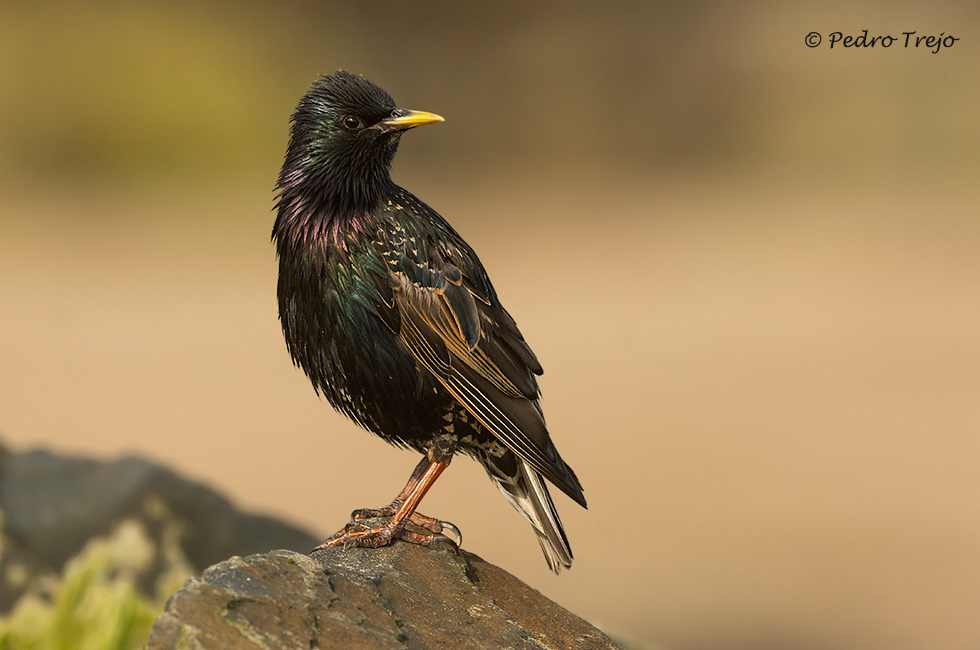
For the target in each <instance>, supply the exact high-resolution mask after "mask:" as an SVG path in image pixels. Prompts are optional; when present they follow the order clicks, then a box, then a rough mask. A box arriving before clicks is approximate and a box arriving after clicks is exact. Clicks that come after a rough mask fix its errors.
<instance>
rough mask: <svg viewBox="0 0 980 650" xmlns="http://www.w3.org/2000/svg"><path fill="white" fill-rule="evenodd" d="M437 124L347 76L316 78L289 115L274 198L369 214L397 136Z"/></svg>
mask: <svg viewBox="0 0 980 650" xmlns="http://www.w3.org/2000/svg"><path fill="white" fill-rule="evenodd" d="M442 121H443V118H442V117H440V116H438V115H434V114H432V113H426V112H423V111H412V110H408V109H404V108H398V107H397V106H396V105H395V102H394V100H393V99H392V98H391V96H390V95H389V94H388V93H386V92H385V91H384V90H382V89H381V88H379V87H378V86H376V85H374V84H373V83H371V82H370V81H368V80H367V79H365V78H363V77H360V76H358V75H355V74H351V73H350V72H345V71H342V70H341V71H338V72H336V73H334V74H332V75H329V76H325V77H321V78H320V79H318V80H317V81H316V82H315V83H314V84H313V87H312V88H311V89H310V91H309V92H308V93H306V95H304V96H303V98H302V99H301V100H300V102H299V105H298V106H297V107H296V111H295V112H294V113H293V117H292V132H291V136H290V141H289V147H288V149H287V151H286V161H285V163H284V165H283V168H282V173H281V174H280V177H279V189H280V192H282V193H283V194H286V193H289V192H290V191H291V190H296V191H299V192H302V193H304V194H309V195H311V196H308V197H307V198H313V197H314V196H315V197H316V198H318V199H320V200H325V201H326V202H327V203H332V204H335V205H333V208H334V209H335V210H342V211H347V210H364V209H369V208H370V206H371V203H372V201H377V200H378V199H380V195H381V194H383V192H384V191H385V190H387V189H388V188H389V187H390V185H391V177H390V176H389V169H390V167H391V161H392V159H393V158H394V155H395V151H396V150H397V148H398V141H399V139H400V138H401V134H402V133H404V132H405V131H406V130H407V129H410V128H412V127H415V126H421V125H422V124H431V123H433V122H442Z"/></svg>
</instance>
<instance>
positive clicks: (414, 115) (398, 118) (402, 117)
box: [380, 108, 446, 130]
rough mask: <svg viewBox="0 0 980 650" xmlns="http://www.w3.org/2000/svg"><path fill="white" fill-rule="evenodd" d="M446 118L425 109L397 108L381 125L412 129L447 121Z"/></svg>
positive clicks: (389, 127)
mask: <svg viewBox="0 0 980 650" xmlns="http://www.w3.org/2000/svg"><path fill="white" fill-rule="evenodd" d="M445 121H446V118H444V117H442V116H441V115H436V114H435V113H426V112H425V111H410V110H408V109H407V108H396V109H395V110H394V111H392V114H391V117H389V118H388V119H386V120H382V121H381V122H380V125H381V126H383V127H385V128H388V129H395V130H403V129H411V128H412V127H416V126H422V125H423V124H432V123H434V122H445Z"/></svg>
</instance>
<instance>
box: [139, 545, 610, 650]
mask: <svg viewBox="0 0 980 650" xmlns="http://www.w3.org/2000/svg"><path fill="white" fill-rule="evenodd" d="M619 647H620V646H618V645H616V643H614V642H613V641H612V640H611V639H610V638H609V637H607V636H606V635H605V634H603V633H602V632H600V631H599V630H598V629H596V628H595V627H593V626H592V625H590V624H588V623H587V622H585V621H583V620H582V619H580V618H578V617H577V616H575V615H573V614H571V613H570V612H568V611H566V610H565V609H563V608H561V607H560V606H558V605H557V604H555V603H554V602H552V601H550V600H548V599H547V598H545V597H544V596H542V595H541V594H540V593H538V592H536V591H534V590H533V589H531V588H530V587H528V586H527V585H525V584H524V583H522V582H521V581H519V580H518V579H517V578H515V577H514V576H512V575H510V574H509V573H507V572H506V571H503V570H502V569H500V568H498V567H496V566H493V565H491V564H488V563H486V562H484V561H483V560H482V559H480V558H479V557H477V556H476V555H473V554H471V553H467V552H465V551H463V552H462V553H461V554H460V553H458V552H457V551H456V550H455V548H453V547H451V546H449V545H447V544H440V545H436V546H433V547H430V548H426V547H420V546H416V545H412V544H407V543H404V542H395V543H394V544H392V545H391V546H389V547H385V548H379V549H354V548H352V549H348V550H346V551H345V550H343V549H327V550H324V551H320V552H317V553H316V554H314V555H313V556H312V557H311V556H307V555H299V554H296V553H293V552H290V551H273V552H271V553H267V554H262V555H252V556H249V557H246V558H241V557H234V558H231V559H230V560H226V561H224V562H221V563H220V564H217V565H215V566H213V567H211V568H210V569H208V570H207V571H205V572H204V574H203V575H202V576H201V578H192V579H190V580H189V581H188V582H187V583H186V584H185V585H184V588H183V589H181V590H180V591H178V592H177V593H176V594H174V595H173V596H172V597H171V598H170V601H169V602H168V603H167V608H166V610H165V611H164V613H163V614H162V615H161V616H160V617H159V618H157V620H156V622H155V623H154V626H153V632H152V634H151V636H150V640H149V642H148V644H147V646H146V648H147V650H177V649H195V650H196V649H204V648H208V649H211V648H221V649H225V650H259V649H261V650H267V649H270V650H271V649H273V648H275V649H277V650H279V649H283V650H285V649H291V648H296V649H302V650H310V649H311V648H324V649H326V648H352V649H354V648H356V649H360V648H363V649H365V650H371V649H375V648H377V649H381V648H386V649H388V648H390V649H392V650H394V649H405V648H408V649H411V650H429V649H431V650H435V649H436V648H447V649H448V648H452V649H454V650H466V649H469V648H474V649H476V648H480V649H487V648H513V649H524V648H528V649H530V648H534V649H536V650H541V649H543V648H554V649H564V648H576V649H582V650H586V649H598V648H605V649H609V648H619Z"/></svg>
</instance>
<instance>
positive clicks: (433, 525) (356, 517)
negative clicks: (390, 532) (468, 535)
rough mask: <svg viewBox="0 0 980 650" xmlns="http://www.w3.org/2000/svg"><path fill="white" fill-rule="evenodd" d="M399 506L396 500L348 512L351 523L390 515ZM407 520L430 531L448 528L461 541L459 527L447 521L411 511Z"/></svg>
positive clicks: (437, 531) (439, 531)
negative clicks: (384, 504) (381, 506)
mask: <svg viewBox="0 0 980 650" xmlns="http://www.w3.org/2000/svg"><path fill="white" fill-rule="evenodd" d="M400 507H401V504H400V503H397V502H396V503H393V504H391V505H390V506H385V507H383V508H361V509H359V510H355V511H354V512H352V513H350V520H351V523H354V522H359V521H364V520H365V519H377V518H378V517H392V516H394V514H395V513H396V512H398V508H400ZM409 520H410V521H411V522H412V523H413V524H415V525H416V526H419V527H421V528H424V529H426V530H427V531H429V532H430V533H441V532H443V531H444V530H445V529H447V528H448V529H450V530H451V531H452V532H455V533H456V535H457V536H459V537H460V542H461V543H462V536H461V535H460V533H459V529H458V528H456V526H454V525H452V524H451V523H449V522H448V521H439V520H438V519H436V518H434V517H426V516H425V515H423V514H422V513H420V512H413V513H412V514H411V515H409Z"/></svg>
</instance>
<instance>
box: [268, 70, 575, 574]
mask: <svg viewBox="0 0 980 650" xmlns="http://www.w3.org/2000/svg"><path fill="white" fill-rule="evenodd" d="M442 121H443V118H442V117H440V116H438V115H434V114H432V113H426V112H422V111H412V110H407V109H404V108H398V107H397V106H396V105H395V102H394V101H393V100H392V98H391V96H390V95H388V93H386V92H385V91H384V90H382V89H381V88H379V87H378V86H376V85H374V84H373V83H371V82H370V81H368V80H366V79H364V78H363V77H361V76H358V75H354V74H351V73H349V72H345V71H338V72H336V73H334V74H332V75H329V76H325V77H321V78H320V79H318V80H317V81H316V82H315V83H314V84H313V86H312V88H311V89H310V91H309V92H308V93H307V94H306V95H305V96H304V97H303V98H302V99H301V100H300V102H299V105H298V106H297V107H296V111H295V112H294V113H293V116H292V120H291V130H290V140H289V146H288V148H287V150H286V158H285V162H284V164H283V167H282V171H281V173H280V174H279V181H278V184H277V186H276V189H277V203H276V209H277V216H276V222H275V226H274V228H273V231H272V238H273V240H274V242H275V245H276V251H277V255H278V258H279V285H278V297H279V318H280V321H281V323H282V329H283V334H284V336H285V339H286V346H287V348H288V349H289V353H290V355H292V358H293V362H294V363H295V364H296V365H298V366H299V367H301V368H302V369H303V370H304V371H305V372H306V374H307V375H308V376H309V378H310V380H311V381H312V382H313V387H314V389H315V390H316V391H317V392H318V393H320V394H322V395H324V396H326V398H327V400H328V401H329V402H330V404H331V405H333V407H334V408H335V409H337V410H338V411H340V412H341V413H343V414H345V415H347V416H348V417H349V418H351V419H352V420H354V421H355V422H356V423H358V424H359V425H361V426H362V427H364V428H365V429H368V430H369V431H372V432H374V433H375V434H377V435H379V436H380V437H382V438H383V439H385V440H386V441H388V442H389V443H391V444H394V445H396V446H400V447H409V448H412V449H415V450H416V451H418V452H420V453H422V454H423V455H424V457H423V458H422V461H421V462H420V463H419V465H418V467H416V469H415V471H414V472H413V474H412V476H411V478H410V479H409V481H408V484H407V485H406V486H405V488H404V489H403V490H402V491H401V493H400V494H399V495H398V497H397V498H396V499H395V500H394V501H393V502H392V503H391V505H389V506H387V507H384V508H379V509H370V510H369V509H365V510H355V511H354V512H353V513H352V515H351V517H352V520H351V522H350V523H349V524H347V526H345V528H344V529H342V530H340V531H338V532H337V533H336V534H335V535H333V536H332V537H330V538H329V539H327V540H326V541H325V542H324V543H323V544H322V545H321V546H320V547H317V548H323V547H325V546H335V545H341V546H345V547H347V546H364V547H372V548H376V547H379V546H384V545H386V544H388V543H389V542H391V541H392V540H394V539H404V540H407V541H411V542H416V543H420V544H430V543H431V542H432V541H433V540H436V539H440V540H445V539H447V537H446V536H445V535H444V534H443V533H445V532H451V533H452V534H453V536H454V537H455V539H454V540H453V541H455V542H456V543H459V542H460V541H461V536H460V535H459V533H458V530H457V529H456V528H455V527H454V526H452V524H449V523H448V522H443V521H439V520H437V519H433V518H430V517H426V516H424V515H421V514H419V513H417V512H416V508H417V506H418V504H419V501H421V499H422V497H423V496H424V494H425V493H426V491H427V490H428V489H429V487H431V485H432V484H433V482H434V481H435V480H436V478H437V477H438V476H439V474H440V473H441V472H442V471H443V470H444V469H445V468H446V467H447V466H448V465H449V463H450V461H451V459H452V457H453V455H454V454H455V453H456V452H464V453H466V454H468V455H469V456H471V457H473V458H475V459H476V460H477V461H478V462H480V463H481V464H482V465H483V467H484V468H485V469H486V471H487V473H488V474H489V475H490V478H491V479H492V481H493V482H494V483H495V484H496V486H497V487H498V488H499V489H500V491H501V492H503V494H504V496H505V497H506V498H507V500H508V501H510V503H511V504H512V505H513V506H514V507H515V508H516V509H517V510H518V511H519V512H520V513H521V514H523V515H524V517H525V518H526V519H527V520H528V521H530V522H531V525H532V526H533V527H534V530H535V532H536V533H537V536H538V540H539V542H540V544H541V548H542V550H543V551H544V555H545V558H546V559H547V561H548V565H549V566H550V567H551V568H552V569H553V570H554V571H555V572H558V571H559V570H560V568H561V567H562V566H566V567H568V566H571V563H572V551H571V549H570V548H569V545H568V539H567V538H566V536H565V532H564V529H563V528H562V525H561V521H560V520H559V518H558V512H557V511H556V510H555V505H554V503H553V502H552V500H551V496H550V495H549V494H548V489H547V487H546V486H545V483H544V480H543V479H548V481H550V482H551V483H553V484H554V485H555V486H557V487H558V488H559V489H560V490H561V491H562V492H564V493H565V494H567V495H568V496H569V497H571V498H572V499H573V500H575V501H576V502H577V503H579V504H581V505H582V506H583V507H585V505H586V503H585V497H584V496H583V494H582V486H581V484H580V483H579V481H578V479H577V478H576V477H575V474H574V473H573V472H572V470H571V468H570V467H568V465H566V464H565V462H564V461H563V460H562V458H561V456H559V455H558V451H557V450H556V449H555V446H554V444H553V443H552V441H551V438H550V436H549V434H548V430H547V428H546V427H545V422H544V416H543V414H542V411H541V406H540V403H539V398H540V391H539V390H538V384H537V380H536V378H535V376H536V375H540V374H541V373H542V370H541V365H540V364H539V363H538V360H537V358H536V357H535V356H534V353H533V352H531V349H530V348H529V347H528V345H527V343H525V342H524V338H523V337H522V336H521V333H520V331H519V330H518V329H517V324H516V323H515V322H514V319H513V318H511V316H510V315H509V314H508V313H507V311H506V310H505V309H504V307H503V305H501V303H500V300H499V299H498V298H497V294H496V292H495V291H494V288H493V285H492V284H491V283H490V278H489V277H488V276H487V273H486V271H485V270H484V269H483V265H482V264H481V263H480V260H479V259H478V258H477V256H476V253H475V252H474V251H473V249H472V248H470V246H469V245H468V244H467V243H466V242H465V241H463V239H462V238H461V237H460V236H459V235H458V234H457V233H456V231H455V230H453V228H452V226H450V225H449V223H448V222H446V220H445V219H443V218H442V217H441V216H439V214H438V213H436V211H435V210H433V209H432V208H430V207H429V206H428V205H426V204H425V203H423V202H422V201H420V200H419V199H417V198H416V197H415V196H413V195H412V194H411V193H410V192H408V191H407V190H405V189H403V188H402V187H399V186H398V185H396V184H395V183H394V182H393V181H392V180H391V175H390V167H391V162H392V159H393V157H394V155H395V151H396V149H397V148H398V142H399V140H400V139H401V135H402V133H404V132H405V131H406V130H408V129H411V128H413V127H416V126H420V125H423V124H431V123H433V122H442ZM376 517H389V519H388V520H387V523H385V524H384V525H381V526H376V527H370V526H368V525H367V524H365V523H363V522H364V520H366V519H369V518H376ZM409 521H411V522H413V523H414V524H415V525H416V526H419V527H420V528H419V530H425V531H428V532H426V533H420V532H416V530H413V529H410V528H409V527H408V526H407V523H408V522H409Z"/></svg>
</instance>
